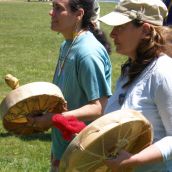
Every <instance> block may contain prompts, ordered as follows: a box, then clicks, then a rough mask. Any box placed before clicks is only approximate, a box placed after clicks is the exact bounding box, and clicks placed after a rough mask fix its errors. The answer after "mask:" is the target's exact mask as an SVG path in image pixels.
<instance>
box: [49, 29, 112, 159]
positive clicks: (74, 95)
mask: <svg viewBox="0 0 172 172" xmlns="http://www.w3.org/2000/svg"><path fill="white" fill-rule="evenodd" d="M71 44H72V41H70V40H66V41H64V42H63V44H62V46H61V49H60V55H59V62H58V64H57V68H56V71H55V75H54V79H53V83H54V84H56V85H58V87H59V88H60V89H61V91H62V93H63V95H64V97H65V99H66V101H67V104H68V110H73V109H77V108H79V107H82V106H84V105H86V104H88V102H89V101H91V100H96V99H99V98H100V97H103V96H111V63H110V59H109V56H108V54H107V52H106V50H105V48H104V47H103V45H102V44H101V43H100V42H99V41H97V39H96V38H95V37H94V35H93V34H92V33H91V32H89V31H87V32H86V33H84V34H82V35H80V36H79V37H78V38H77V39H76V40H75V42H74V43H73V44H72V46H71ZM66 53H67V54H68V55H67V58H66V57H65V56H66ZM64 58H65V63H64V65H63V67H62V69H61V73H60V74H59V70H60V65H59V63H61V64H62V63H63V60H64ZM69 143H70V142H68V141H65V140H64V139H63V138H62V136H61V134H60V132H59V131H58V129H56V128H52V153H53V156H54V157H55V158H56V159H57V160H60V159H61V157H62V154H63V153H64V151H65V149H66V148H67V146H68V144H69Z"/></svg>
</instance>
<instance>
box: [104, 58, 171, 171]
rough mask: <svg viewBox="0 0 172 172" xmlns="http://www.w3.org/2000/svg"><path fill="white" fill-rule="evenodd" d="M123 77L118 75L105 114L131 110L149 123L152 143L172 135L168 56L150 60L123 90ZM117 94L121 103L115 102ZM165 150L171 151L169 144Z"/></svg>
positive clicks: (164, 155) (169, 64)
mask: <svg viewBox="0 0 172 172" xmlns="http://www.w3.org/2000/svg"><path fill="white" fill-rule="evenodd" d="M127 79H128V78H127V77H120V78H119V80H118V81H117V84H116V90H115V92H114V94H113V96H111V98H110V99H109V101H108V104H107V106H106V108H105V114H106V113H109V112H112V111H116V110H119V109H134V110H137V111H139V112H141V113H142V114H143V115H144V116H145V117H146V118H147V119H148V120H149V121H150V122H151V123H152V125H153V130H154V142H156V141H158V140H160V139H162V138H164V137H165V136H172V58H170V57H169V56H167V55H162V56H160V57H159V58H158V59H156V60H154V61H153V62H152V63H151V64H150V65H149V66H148V67H147V68H146V69H145V70H144V71H143V72H142V74H141V75H140V76H139V77H138V78H137V79H136V80H135V81H134V82H133V83H132V85H131V86H130V87H129V88H128V89H127V90H125V89H123V88H122V86H123V84H124V83H126V81H127ZM121 95H122V99H123V102H122V105H120V104H119V100H120V99H121ZM171 144H172V143H171ZM169 149H170V151H171V147H169ZM162 154H163V157H167V154H168V153H167V151H165V152H164V153H163V150H162ZM164 160H165V159H164ZM171 170H172V169H171Z"/></svg>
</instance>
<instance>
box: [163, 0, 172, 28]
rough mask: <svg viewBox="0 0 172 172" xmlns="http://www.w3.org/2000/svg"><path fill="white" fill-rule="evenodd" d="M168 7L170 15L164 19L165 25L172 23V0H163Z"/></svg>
mask: <svg viewBox="0 0 172 172" xmlns="http://www.w3.org/2000/svg"><path fill="white" fill-rule="evenodd" d="M163 2H164V3H165V4H166V6H167V9H168V16H167V17H166V18H165V19H164V25H167V26H171V25H172V0H163Z"/></svg>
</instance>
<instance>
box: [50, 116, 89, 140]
mask: <svg viewBox="0 0 172 172" xmlns="http://www.w3.org/2000/svg"><path fill="white" fill-rule="evenodd" d="M52 122H53V125H54V126H55V127H56V128H58V129H59V131H60V132H61V134H62V136H63V138H64V139H65V140H68V141H70V140H71V139H72V138H73V136H74V134H76V133H79V132H80V131H81V130H82V129H83V128H84V127H85V126H86V125H85V123H84V122H82V121H79V120H78V119H77V118H76V117H75V116H69V117H64V116H63V115H62V114H56V115H54V116H53V117H52Z"/></svg>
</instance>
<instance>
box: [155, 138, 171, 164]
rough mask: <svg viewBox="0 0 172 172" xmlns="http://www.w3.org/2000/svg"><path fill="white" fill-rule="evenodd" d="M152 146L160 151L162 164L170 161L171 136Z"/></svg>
mask: <svg viewBox="0 0 172 172" xmlns="http://www.w3.org/2000/svg"><path fill="white" fill-rule="evenodd" d="M154 145H155V146H157V147H158V149H159V150H160V151H161V153H162V156H163V160H164V162H166V161H169V160H172V136H166V137H164V138H163V139H161V140H159V141H158V142H156V143H154Z"/></svg>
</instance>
